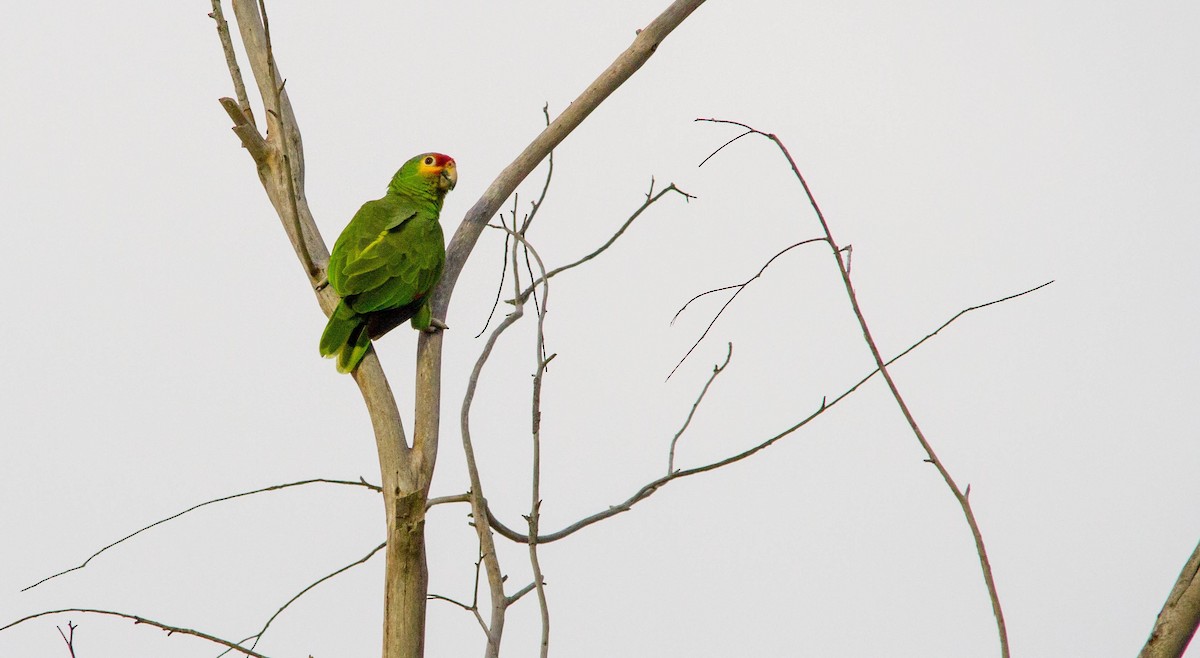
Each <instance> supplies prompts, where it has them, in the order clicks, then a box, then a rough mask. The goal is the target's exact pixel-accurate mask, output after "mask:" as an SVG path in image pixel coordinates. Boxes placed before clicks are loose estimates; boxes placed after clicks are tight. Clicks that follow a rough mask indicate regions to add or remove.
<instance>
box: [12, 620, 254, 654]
mask: <svg viewBox="0 0 1200 658" xmlns="http://www.w3.org/2000/svg"><path fill="white" fill-rule="evenodd" d="M64 612H84V613H88V614H93V615H107V616H109V617H120V618H122V619H128V620H130V621H132V622H133V623H135V624H145V625H147V626H153V627H155V628H158V629H162V630H164V631H166V632H167V635H171V634H173V633H179V634H180V635H191V636H192V637H198V638H200V639H202V640H208V641H209V642H212V643H214V644H219V645H221V646H223V647H228V648H230V649H233V650H234V651H237V652H238V653H239V654H242V655H245V656H250V658H267V656H264V655H263V654H261V653H256V652H255V651H254V650H253V649H247V648H246V647H243V646H241V645H239V644H236V643H234V642H230V641H229V640H222V639H221V638H219V637H216V636H215V635H209V634H208V633H204V632H201V631H197V630H192V629H190V628H183V627H182V626H171V625H168V624H164V623H162V622H159V621H154V620H153V619H147V618H146V617H139V616H138V615H130V614H126V613H124V612H113V611H112V610H96V609H94V608H62V609H61V610H46V611H45V612H39V613H37V614H34V615H29V616H27V617H22V618H20V619H18V620H16V621H14V622H12V623H10V624H7V625H5V626H0V632H3V631H6V630H8V629H10V628H12V627H13V626H16V625H18V624H23V623H25V622H27V621H30V620H31V619H37V618H39V617H46V616H48V615H58V614H62V613H64Z"/></svg>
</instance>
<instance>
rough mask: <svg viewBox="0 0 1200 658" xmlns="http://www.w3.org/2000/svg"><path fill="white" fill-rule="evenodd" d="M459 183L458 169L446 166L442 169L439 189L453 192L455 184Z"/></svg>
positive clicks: (450, 165)
mask: <svg viewBox="0 0 1200 658" xmlns="http://www.w3.org/2000/svg"><path fill="white" fill-rule="evenodd" d="M457 182H458V169H457V168H456V167H455V166H454V165H453V164H449V165H446V168H445V169H442V175H441V176H440V177H439V178H438V187H439V188H441V189H443V190H453V189H454V184H455V183H457Z"/></svg>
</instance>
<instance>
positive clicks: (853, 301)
mask: <svg viewBox="0 0 1200 658" xmlns="http://www.w3.org/2000/svg"><path fill="white" fill-rule="evenodd" d="M697 120H698V121H709V122H713V123H728V124H732V125H736V126H741V127H742V128H744V129H746V130H747V131H751V132H753V133H755V134H758V135H762V136H763V137H766V138H767V139H769V140H771V141H772V142H774V143H775V146H777V147H778V148H779V151H780V152H781V153H782V154H783V156H784V158H786V159H787V162H788V165H789V166H790V167H791V169H792V173H793V174H795V176H796V179H797V180H798V181H799V182H800V186H801V187H803V188H804V193H805V195H806V196H807V197H808V201H809V204H810V205H811V206H812V208H813V211H814V212H815V213H816V215H817V219H818V221H820V223H821V228H822V230H823V231H824V232H825V238H826V239H827V241H828V242H829V246H830V249H831V250H832V252H833V257H834V259H835V260H836V261H837V267H838V272H840V273H841V275H842V283H843V284H844V285H845V288H846V295H847V297H849V299H850V306H851V308H852V309H853V311H854V316H855V318H856V319H857V320H858V325H859V328H860V329H862V332H863V339H864V340H865V341H866V343H867V347H868V349H870V351H871V356H872V357H874V358H875V363H876V365H877V366H878V367H879V372H880V374H882V375H883V379H884V381H885V382H887V386H888V390H889V391H891V393H892V397H893V398H894V399H895V400H896V405H897V406H898V407H899V408H900V412H901V413H902V414H904V419H905V420H906V421H907V422H908V426H909V427H910V428H911V429H912V432H913V435H914V436H916V438H917V442H918V443H920V444H921V448H922V449H924V450H925V454H926V455H928V459H927V460H926V461H928V462H929V463H931V464H933V465H934V467H935V468H937V470H938V473H939V474H940V475H941V476H942V479H943V480H944V481H945V482H946V486H947V487H948V488H949V489H950V492H951V493H953V494H954V498H955V500H957V501H958V504H959V506H960V507H961V508H962V512H963V516H964V517H966V520H967V525H968V526H969V527H970V529H971V535H972V537H974V539H975V550H976V552H977V553H978V555H979V566H980V568H981V569H982V571H983V580H984V583H985V584H986V585H987V590H988V596H989V598H990V599H991V602H992V613H993V614H994V615H995V617H996V631H997V633H998V634H999V636H1000V655H1001V656H1002V657H1003V658H1008V656H1009V648H1008V630H1007V628H1006V627H1005V624H1004V611H1003V610H1002V609H1001V607H1000V595H999V593H998V592H997V591H996V582H995V579H994V577H993V575H992V566H991V563H990V562H989V561H988V555H987V548H986V547H985V546H984V543H983V534H982V532H981V531H980V530H979V523H978V522H977V521H976V519H975V513H974V511H972V509H971V501H970V499H969V497H968V495H967V493H964V492H963V491H962V490H961V489H959V487H958V485H957V484H955V482H954V478H952V477H951V476H950V471H948V470H947V469H946V467H945V465H944V464H942V461H941V460H940V459H938V456H937V454H936V453H935V452H934V450H933V446H931V445H930V443H929V441H928V440H927V439H926V438H925V433H924V432H922V431H921V427H920V426H919V425H918V424H917V420H916V418H915V417H914V416H913V415H912V412H911V411H910V410H909V408H908V404H907V403H906V402H905V401H904V397H903V396H902V395H901V394H900V389H899V388H898V387H897V386H896V382H895V381H894V380H893V379H892V375H891V373H890V372H888V369H887V364H886V363H885V362H884V360H883V355H882V354H880V352H879V347H878V346H877V345H876V344H875V339H874V338H873V337H872V336H871V329H870V327H869V326H868V325H867V321H866V318H865V317H864V316H863V311H862V307H861V306H860V305H859V303H858V297H857V295H855V292H854V285H853V284H852V283H851V281H850V270H849V268H848V266H847V264H846V262H845V260H844V259H843V258H842V249H841V248H840V247H838V244H837V242H836V241H835V240H834V239H833V233H832V232H831V231H830V229H829V223H828V222H827V221H826V220H825V215H824V213H822V212H821V208H820V206H819V205H818V204H817V200H816V198H815V197H814V196H813V193H812V190H811V189H810V188H809V186H808V182H807V181H805V180H804V176H803V175H802V174H801V173H800V168H799V167H798V166H797V165H796V161H795V160H794V159H793V158H792V154H791V153H789V152H788V149H787V147H786V146H785V145H784V144H783V141H782V140H780V139H779V137H777V136H776V135H774V134H770V133H764V132H761V131H759V130H757V129H754V128H752V127H750V126H748V125H746V124H744V123H740V122H737V121H726V120H721V119H697ZM722 148H724V147H722Z"/></svg>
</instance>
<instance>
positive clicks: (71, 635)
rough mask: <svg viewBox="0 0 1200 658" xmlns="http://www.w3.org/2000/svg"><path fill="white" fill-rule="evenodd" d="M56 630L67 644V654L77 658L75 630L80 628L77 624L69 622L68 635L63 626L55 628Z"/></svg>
mask: <svg viewBox="0 0 1200 658" xmlns="http://www.w3.org/2000/svg"><path fill="white" fill-rule="evenodd" d="M54 628H55V629H56V630H58V634H59V635H61V636H62V639H63V642H66V643H67V652H68V653H69V654H70V655H71V658H75V629H76V628H79V627H78V626H76V625H75V624H72V623H71V621H70V620H67V632H66V633H64V632H63V629H62V627H61V626H55V627H54Z"/></svg>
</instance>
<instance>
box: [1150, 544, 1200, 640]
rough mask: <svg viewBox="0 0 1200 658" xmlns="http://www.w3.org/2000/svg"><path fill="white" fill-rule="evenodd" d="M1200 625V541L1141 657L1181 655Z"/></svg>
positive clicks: (1158, 619)
mask: <svg viewBox="0 0 1200 658" xmlns="http://www.w3.org/2000/svg"><path fill="white" fill-rule="evenodd" d="M1197 625H1200V544H1196V549H1195V550H1194V551H1192V555H1191V557H1190V558H1188V561H1187V562H1186V563H1184V565H1183V570H1182V571H1180V573H1179V578H1178V579H1176V581H1175V586H1174V587H1172V588H1171V594H1170V595H1169V596H1167V601H1166V603H1164V604H1163V608H1162V611H1161V612H1159V613H1158V618H1157V619H1156V620H1155V622H1154V630H1153V631H1152V632H1151V633H1150V639H1148V640H1146V646H1144V647H1142V652H1141V653H1140V654H1138V657H1139V658H1179V656H1182V655H1183V652H1184V651H1187V647H1188V644H1189V643H1190V642H1191V641H1192V636H1194V635H1195V634H1196V627H1197Z"/></svg>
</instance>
